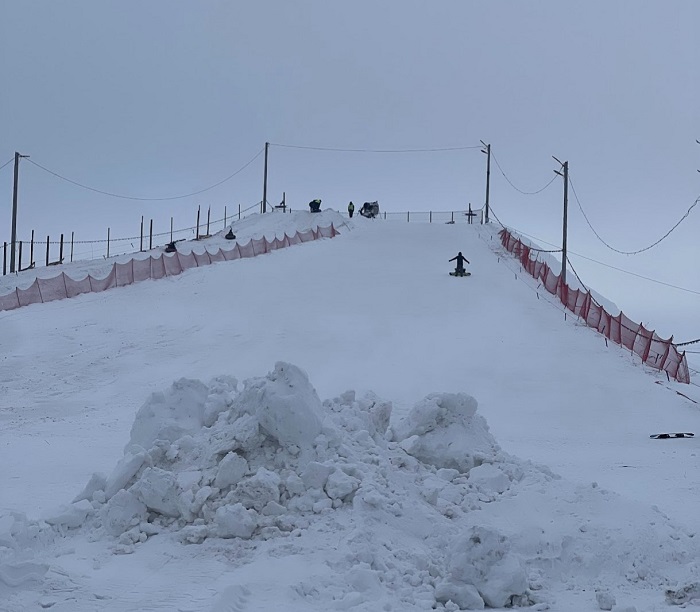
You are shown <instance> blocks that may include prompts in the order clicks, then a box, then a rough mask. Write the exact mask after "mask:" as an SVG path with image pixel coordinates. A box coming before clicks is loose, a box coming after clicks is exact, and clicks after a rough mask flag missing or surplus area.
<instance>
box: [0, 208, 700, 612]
mask: <svg viewBox="0 0 700 612" xmlns="http://www.w3.org/2000/svg"><path fill="white" fill-rule="evenodd" d="M331 221H333V222H335V223H336V226H337V227H339V230H340V232H341V235H340V236H339V237H337V238H335V239H333V240H321V241H318V242H313V243H307V244H303V245H299V246H295V247H291V248H288V249H284V250H283V251H277V252H273V253H271V254H268V255H264V256H260V257H256V258H253V259H247V260H239V261H234V262H225V263H219V264H214V265H211V266H208V267H207V268H202V269H198V270H190V271H188V272H185V273H184V274H182V275H180V276H178V277H175V278H168V279H163V280H160V281H146V282H143V283H140V284H137V285H133V286H130V287H125V288H119V289H114V290H111V291H107V292H105V293H102V294H88V295H84V296H79V297H77V298H74V299H71V300H63V301H60V302H53V303H49V304H39V305H34V306H29V307H26V308H23V309H19V310H17V311H11V312H5V313H0V329H1V330H2V342H3V347H4V348H5V350H4V351H3V354H2V369H1V370H0V386H1V387H2V391H3V393H2V395H1V396H0V419H1V423H2V434H0V441H1V442H2V444H0V465H2V466H3V470H2V476H0V484H1V490H2V502H1V504H0V505H1V506H2V507H4V508H9V509H13V510H14V511H15V513H14V514H8V513H5V514H4V515H2V514H0V555H1V556H0V596H3V597H5V600H6V601H8V602H9V603H8V604H7V605H8V606H11V607H10V608H9V609H12V610H25V609H41V607H51V608H52V609H54V610H90V609H95V602H96V601H97V602H99V605H98V607H99V609H101V610H128V609H157V608H158V607H161V608H163V609H185V610H218V611H221V610H237V611H239V612H240V611H243V610H246V609H250V610H277V609H288V610H327V609H329V608H339V609H356V610H377V609H386V610H426V609H431V607H433V606H437V607H442V608H444V609H449V610H455V609H457V608H456V607H454V606H453V604H452V603H446V602H447V600H448V599H452V600H453V601H454V600H459V601H460V602H461V604H460V605H462V606H466V605H467V604H468V603H469V602H471V603H472V604H473V605H478V601H479V599H477V598H480V600H481V601H482V602H483V601H486V603H487V604H488V603H490V604H491V605H501V604H503V603H505V599H503V598H504V597H505V598H506V599H508V601H510V602H515V603H522V604H525V603H532V604H535V605H537V606H539V609H545V607H546V606H547V605H550V606H551V607H552V609H562V610H564V609H566V610H579V609H580V610H588V609H591V610H592V609H596V608H597V607H598V604H597V603H596V595H595V589H599V591H600V593H599V598H600V600H601V601H602V602H603V604H605V601H606V600H608V599H609V598H608V596H616V597H617V599H618V601H619V602H620V603H621V604H625V603H627V604H629V605H632V604H635V605H636V606H637V610H639V611H640V612H641V610H654V609H661V607H663V606H664V605H665V603H664V602H665V595H664V591H665V589H667V588H676V587H678V586H680V587H687V589H686V590H687V591H688V593H686V594H684V593H677V594H674V593H672V594H671V595H670V597H671V598H672V599H673V598H675V600H676V602H677V603H681V602H682V601H683V598H684V597H685V598H690V597H692V596H693V588H694V587H693V584H694V581H698V580H700V576H697V568H695V566H693V565H692V561H693V559H694V558H697V553H698V552H700V551H698V550H697V546H696V544H695V539H694V538H693V537H692V534H693V532H692V529H693V525H694V520H695V512H694V508H695V507H697V504H698V502H699V501H700V492H699V491H700V487H699V486H698V484H700V483H698V480H699V479H700V477H699V476H698V470H697V469H695V468H696V467H697V452H696V450H697V443H696V441H695V440H692V439H682V440H673V441H662V440H650V439H649V437H648V436H649V434H651V433H656V432H660V431H696V432H697V431H698V429H699V428H698V427H697V425H698V423H699V422H700V415H699V414H698V410H697V405H696V404H693V403H692V401H689V400H688V399H685V398H684V397H682V396H680V395H678V394H676V393H675V392H674V390H679V391H682V392H683V393H686V394H688V395H690V390H689V389H688V388H687V387H684V386H681V385H672V384H671V383H668V382H667V381H666V380H665V378H663V379H662V378H661V377H660V376H659V375H658V374H657V373H654V372H653V371H651V370H648V369H645V368H644V367H643V366H641V365H640V364H639V363H638V362H637V360H636V359H635V358H634V357H633V356H631V355H629V354H627V353H626V352H624V351H623V350H621V349H620V348H619V347H613V346H611V347H609V348H608V347H606V346H605V343H604V340H603V339H602V338H601V337H600V336H598V335H596V334H595V333H594V332H592V331H591V330H590V329H588V328H586V327H585V326H580V325H577V324H576V322H575V321H574V320H572V318H571V317H570V316H569V317H568V318H567V320H565V319H564V314H563V312H562V311H561V308H560V307H559V306H557V305H556V304H554V303H553V302H552V301H551V300H550V299H549V298H548V297H547V296H546V295H543V294H539V297H538V294H537V293H536V291H535V285H534V283H533V282H532V281H531V279H528V278H527V277H526V276H523V275H521V274H520V273H519V270H518V266H517V264H516V263H515V262H514V261H513V260H512V259H510V257H509V256H508V255H505V254H503V253H502V252H501V250H500V247H499V243H498V239H497V237H496V235H495V231H494V230H493V228H490V227H484V226H468V225H466V224H455V225H446V224H413V223H411V224H405V225H403V224H397V223H383V222H382V221H381V220H376V221H370V220H366V219H358V220H353V221H352V222H349V223H346V224H344V225H342V224H341V221H342V220H341V219H340V217H339V215H337V214H336V213H333V212H332V211H326V212H324V213H322V214H321V215H310V214H308V213H295V214H292V215H289V214H287V215H282V214H278V213H274V214H270V215H266V216H264V217H257V218H254V219H248V220H246V221H245V224H244V223H241V224H240V226H234V231H235V232H236V234H237V235H238V236H239V238H240V237H244V238H245V237H246V236H251V237H253V236H254V237H259V236H260V235H263V234H265V235H267V236H271V235H272V234H274V233H276V232H277V233H278V234H281V233H282V232H283V231H285V230H286V231H288V232H290V231H291V232H293V231H295V229H305V228H307V227H309V226H310V225H311V224H312V223H320V224H321V225H328V224H329V223H330V222H331ZM246 232H247V234H246ZM217 239H221V240H223V238H212V239H210V240H212V241H215V240H217ZM181 244H182V243H181ZM178 246H181V245H178ZM181 248H182V247H181ZM195 248H196V247H195ZM215 248H218V246H217V247H215ZM458 250H461V251H462V252H463V253H464V254H465V255H466V256H467V258H468V259H469V260H470V261H471V266H470V269H471V271H472V272H473V275H472V276H471V277H469V278H466V279H455V278H452V277H450V276H448V274H447V272H448V270H449V269H450V266H451V264H449V263H448V262H447V260H448V259H449V258H450V257H452V256H454V255H455V254H456V252H457V251H458ZM80 270H81V271H83V272H84V271H86V270H87V267H85V266H83V267H82V268H80ZM65 271H66V273H68V274H70V273H71V271H70V269H69V268H66V269H65ZM25 274H26V273H25ZM29 282H31V280H30V281H29ZM27 284H29V283H27ZM621 306H624V305H621ZM278 361H279V362H280V364H279V365H277V366H275V363H276V362H278ZM289 364H294V365H289ZM297 366H298V367H300V368H302V369H303V372H302V371H299V370H297ZM266 372H271V373H270V374H269V375H268V376H265V373H266ZM304 372H305V373H304ZM307 375H308V378H307ZM183 377H184V378H185V379H187V380H184V381H181V380H180V379H181V378H183ZM215 377H218V378H215ZM231 377H236V378H235V380H234V379H232V378H231ZM192 379H196V380H192ZM244 380H245V381H247V382H246V383H245V386H242V385H240V384H238V381H244ZM173 381H179V382H176V383H175V384H174V386H172V387H171V384H172V383H173ZM348 389H353V390H355V391H354V392H349V393H346V391H347V390H348ZM152 393H155V394H156V395H151V394H152ZM434 393H437V395H432V396H431V398H430V399H427V400H424V399H423V398H425V397H426V396H428V395H430V394H434ZM472 398H473V399H472ZM322 400H325V401H322ZM477 405H478V408H477ZM475 410H476V412H474V411H475ZM137 412H138V415H137ZM389 415H391V426H390V427H389V428H388V429H387V424H388V421H387V419H388V418H389ZM487 424H488V425H487ZM294 432H296V434H295V433H294ZM294 436H296V437H294ZM157 440H161V441H160V442H157ZM236 456H239V458H240V459H241V460H239V459H237V458H236ZM242 460H245V462H242ZM530 461H534V462H535V463H530ZM538 464H545V465H546V466H548V467H540V466H539V465H538ZM309 466H311V467H309ZM95 472H97V473H102V474H103V476H99V475H98V476H95V477H92V475H93V473H95ZM560 476H561V477H563V478H561V477H560ZM91 477H92V478H91ZM217 479H218V482H217ZM86 485H89V486H88V489H87V490H86V491H84V494H83V495H80V493H81V491H83V489H84V487H86ZM80 498H83V499H80ZM75 499H77V500H78V501H77V502H76V503H75V504H73V505H72V506H67V507H63V508H61V506H62V505H66V504H69V503H70V502H71V501H73V500H75ZM654 504H656V505H658V507H659V508H660V510H659V509H655V508H653V507H652V505H654ZM21 513H26V516H25V515H24V514H21ZM37 518H40V519H41V518H43V519H48V520H49V522H50V524H51V525H53V526H49V524H48V523H46V522H43V521H41V520H40V521H39V522H36V521H35V520H34V519H37ZM57 534H65V535H57ZM230 536H237V537H230ZM117 553H130V554H128V555H127V556H123V555H120V554H117ZM22 561H23V562H24V565H22V564H21V563H20V562H22ZM677 580H680V581H681V582H680V585H678V584H676V581H677ZM436 602H437V603H436Z"/></svg>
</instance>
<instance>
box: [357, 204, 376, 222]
mask: <svg viewBox="0 0 700 612" xmlns="http://www.w3.org/2000/svg"><path fill="white" fill-rule="evenodd" d="M360 214H361V215H362V216H363V217H367V218H368V219H374V217H376V216H377V215H378V214H379V202H365V203H364V204H363V205H362V208H360Z"/></svg>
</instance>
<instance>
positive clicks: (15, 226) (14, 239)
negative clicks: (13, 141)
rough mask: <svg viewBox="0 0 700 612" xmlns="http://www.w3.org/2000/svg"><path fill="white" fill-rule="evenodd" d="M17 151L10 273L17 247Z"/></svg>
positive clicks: (13, 265)
mask: <svg viewBox="0 0 700 612" xmlns="http://www.w3.org/2000/svg"><path fill="white" fill-rule="evenodd" d="M20 157H22V156H21V155H20V154H19V153H17V151H15V181H14V184H13V187H12V236H11V238H10V244H11V247H10V273H12V272H15V246H16V244H17V184H18V183H19V158H20Z"/></svg>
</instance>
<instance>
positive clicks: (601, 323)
mask: <svg viewBox="0 0 700 612" xmlns="http://www.w3.org/2000/svg"><path fill="white" fill-rule="evenodd" d="M499 235H500V237H501V243H502V244H503V246H504V247H505V248H506V250H507V251H509V252H510V253H513V255H515V256H516V257H517V258H518V259H519V260H520V263H521V265H522V266H523V268H524V269H525V270H526V271H527V272H528V273H529V274H530V275H531V276H533V277H535V278H536V279H538V280H540V281H541V282H542V284H543V285H544V287H545V289H547V291H549V293H551V294H553V295H556V296H557V297H558V298H559V299H560V300H561V303H562V304H564V306H566V308H567V309H568V310H570V311H571V312H573V313H574V314H575V315H577V316H578V317H579V318H580V319H581V320H582V321H585V323H586V325H588V326H589V327H592V328H594V329H596V330H598V332H600V333H601V334H603V335H604V336H605V337H606V338H608V339H609V340H612V341H613V342H616V343H617V344H621V345H622V346H624V347H626V348H628V349H629V350H630V351H632V352H633V353H635V354H636V355H639V357H641V359H642V361H643V362H644V363H646V364H647V365H648V366H651V367H652V368H655V369H656V370H664V371H665V372H667V373H668V375H669V376H671V377H672V378H675V379H676V380H677V381H678V382H682V383H689V382H690V370H689V369H688V362H687V360H686V358H685V352H683V353H680V352H678V349H677V347H676V346H675V345H674V344H673V337H671V338H669V339H668V340H664V339H662V338H660V337H659V336H657V335H656V333H655V332H654V331H651V330H648V329H646V328H645V327H644V326H643V325H641V324H639V323H635V322H634V321H632V320H631V319H629V318H628V317H627V316H626V315H625V314H624V313H623V312H620V314H619V315H617V316H616V317H613V316H612V315H610V314H609V313H608V312H607V311H606V310H605V308H603V307H602V306H601V305H600V304H598V303H597V302H596V301H595V300H594V299H593V297H592V296H591V294H590V292H588V291H586V292H583V291H581V290H579V289H574V290H572V289H571V288H570V287H569V286H568V285H567V284H566V283H562V282H561V279H560V276H559V275H558V274H555V273H554V272H552V270H551V268H550V267H549V266H548V265H547V264H546V263H545V262H543V261H537V256H536V255H534V256H533V254H532V249H531V248H530V247H529V246H527V245H526V244H523V243H522V242H521V241H520V240H519V239H518V238H516V237H515V236H513V235H512V234H511V233H510V232H509V231H508V230H505V229H503V230H501V231H500V232H499Z"/></svg>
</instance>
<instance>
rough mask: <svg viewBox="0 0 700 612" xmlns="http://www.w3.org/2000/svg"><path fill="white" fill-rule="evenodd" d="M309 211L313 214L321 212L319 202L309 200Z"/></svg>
mask: <svg viewBox="0 0 700 612" xmlns="http://www.w3.org/2000/svg"><path fill="white" fill-rule="evenodd" d="M309 210H310V211H311V212H313V213H316V212H321V200H311V202H309Z"/></svg>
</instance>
